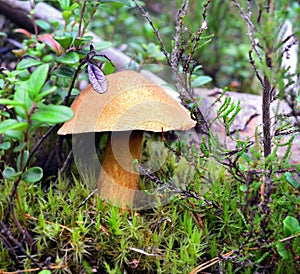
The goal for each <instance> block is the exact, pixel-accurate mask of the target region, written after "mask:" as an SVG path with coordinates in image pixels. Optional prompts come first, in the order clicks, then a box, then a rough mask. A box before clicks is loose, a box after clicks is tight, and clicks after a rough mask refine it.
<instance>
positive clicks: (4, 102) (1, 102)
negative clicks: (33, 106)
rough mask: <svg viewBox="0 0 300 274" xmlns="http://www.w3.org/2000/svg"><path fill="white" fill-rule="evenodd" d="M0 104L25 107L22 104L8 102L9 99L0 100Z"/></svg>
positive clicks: (12, 101) (13, 101)
mask: <svg viewBox="0 0 300 274" xmlns="http://www.w3.org/2000/svg"><path fill="white" fill-rule="evenodd" d="M0 104H1V105H6V106H23V107H24V106H25V105H24V103H21V102H18V101H15V100H10V99H0Z"/></svg>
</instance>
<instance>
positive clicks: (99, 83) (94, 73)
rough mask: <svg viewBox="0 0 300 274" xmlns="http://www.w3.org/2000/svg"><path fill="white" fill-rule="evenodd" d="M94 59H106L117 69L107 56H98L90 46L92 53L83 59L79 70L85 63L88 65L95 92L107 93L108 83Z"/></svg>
mask: <svg viewBox="0 0 300 274" xmlns="http://www.w3.org/2000/svg"><path fill="white" fill-rule="evenodd" d="M94 57H104V58H106V59H107V60H108V61H109V62H110V63H111V64H112V66H113V67H115V66H114V64H113V63H112V62H111V60H110V59H109V58H108V57H107V56H105V55H103V54H97V53H96V51H95V48H94V46H93V45H90V52H89V53H88V54H87V55H86V57H85V58H84V59H82V61H81V63H80V65H79V68H80V67H81V66H83V65H84V64H85V63H87V66H88V77H89V81H90V84H91V85H92V87H93V89H94V90H95V91H97V92H98V93H100V94H102V93H105V92H106V91H107V89H108V83H107V80H106V77H105V75H104V73H103V71H102V70H101V68H99V67H98V66H97V65H96V64H95V63H94V61H93V58H94ZM101 65H102V64H101Z"/></svg>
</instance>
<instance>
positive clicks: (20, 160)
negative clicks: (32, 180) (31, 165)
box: [17, 150, 29, 171]
mask: <svg viewBox="0 0 300 274" xmlns="http://www.w3.org/2000/svg"><path fill="white" fill-rule="evenodd" d="M28 157H29V151H28V150H25V151H24V153H19V155H18V157H17V170H19V171H21V170H23V168H24V167H25V165H26V164H27V160H28Z"/></svg>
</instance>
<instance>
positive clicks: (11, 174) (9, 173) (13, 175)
mask: <svg viewBox="0 0 300 274" xmlns="http://www.w3.org/2000/svg"><path fill="white" fill-rule="evenodd" d="M2 174H3V177H4V178H5V179H7V180H9V181H14V180H16V179H17V178H18V177H19V176H20V174H21V172H16V171H15V169H14V168H12V167H6V168H5V169H4V170H3V173H2Z"/></svg>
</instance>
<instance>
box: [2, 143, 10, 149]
mask: <svg viewBox="0 0 300 274" xmlns="http://www.w3.org/2000/svg"><path fill="white" fill-rule="evenodd" d="M10 147H11V143H10V142H4V143H1V144H0V149H3V150H8V149H10Z"/></svg>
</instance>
